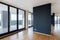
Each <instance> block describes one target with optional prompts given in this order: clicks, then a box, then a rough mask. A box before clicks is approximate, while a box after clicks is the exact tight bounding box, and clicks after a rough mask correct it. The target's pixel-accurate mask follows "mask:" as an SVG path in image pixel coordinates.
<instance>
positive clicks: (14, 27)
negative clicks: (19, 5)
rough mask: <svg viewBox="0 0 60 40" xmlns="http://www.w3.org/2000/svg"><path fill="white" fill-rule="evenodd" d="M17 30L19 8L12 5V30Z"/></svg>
mask: <svg viewBox="0 0 60 40" xmlns="http://www.w3.org/2000/svg"><path fill="white" fill-rule="evenodd" d="M13 30H17V10H16V8H13V7H10V31H13Z"/></svg>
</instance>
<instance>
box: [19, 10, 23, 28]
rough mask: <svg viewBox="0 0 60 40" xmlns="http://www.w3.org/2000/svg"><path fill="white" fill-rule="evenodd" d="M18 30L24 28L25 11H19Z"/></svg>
mask: <svg viewBox="0 0 60 40" xmlns="http://www.w3.org/2000/svg"><path fill="white" fill-rule="evenodd" d="M18 28H19V29H22V28H24V11H22V10H19V12H18Z"/></svg>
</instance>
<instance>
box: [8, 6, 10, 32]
mask: <svg viewBox="0 0 60 40" xmlns="http://www.w3.org/2000/svg"><path fill="white" fill-rule="evenodd" d="M9 32H10V6H9V5H8V33H9Z"/></svg>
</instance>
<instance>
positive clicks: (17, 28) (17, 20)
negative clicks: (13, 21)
mask: <svg viewBox="0 0 60 40" xmlns="http://www.w3.org/2000/svg"><path fill="white" fill-rule="evenodd" d="M17 30H18V8H17Z"/></svg>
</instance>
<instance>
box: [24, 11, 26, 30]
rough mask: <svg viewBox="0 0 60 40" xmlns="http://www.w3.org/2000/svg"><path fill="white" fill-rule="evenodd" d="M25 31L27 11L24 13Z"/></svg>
mask: <svg viewBox="0 0 60 40" xmlns="http://www.w3.org/2000/svg"><path fill="white" fill-rule="evenodd" d="M24 29H26V11H24Z"/></svg>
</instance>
